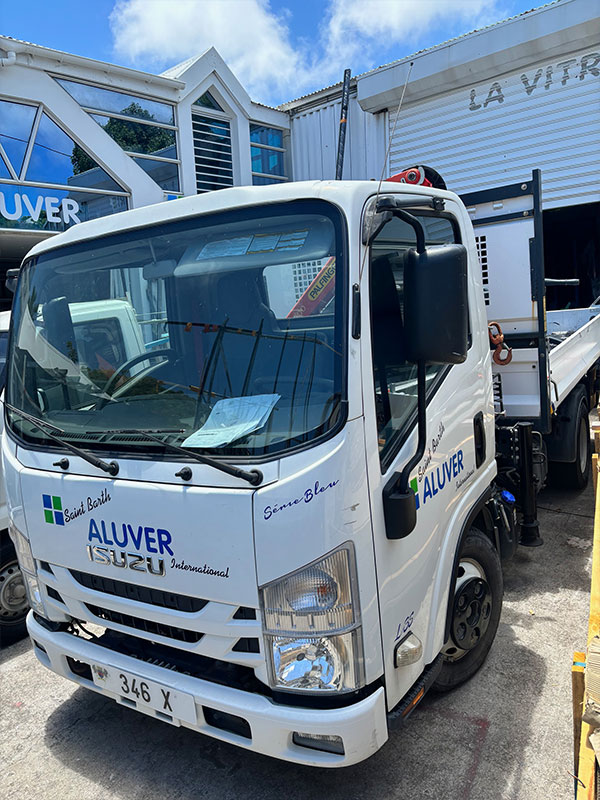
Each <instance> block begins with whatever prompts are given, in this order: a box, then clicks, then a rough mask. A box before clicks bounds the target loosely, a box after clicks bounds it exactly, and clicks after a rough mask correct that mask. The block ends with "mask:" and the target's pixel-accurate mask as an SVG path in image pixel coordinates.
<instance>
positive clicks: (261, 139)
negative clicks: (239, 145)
mask: <svg viewBox="0 0 600 800" xmlns="http://www.w3.org/2000/svg"><path fill="white" fill-rule="evenodd" d="M250 141H251V142H256V144H269V145H271V147H283V131H280V130H279V129H278V128H267V127H266V126H265V125H253V124H252V123H250Z"/></svg>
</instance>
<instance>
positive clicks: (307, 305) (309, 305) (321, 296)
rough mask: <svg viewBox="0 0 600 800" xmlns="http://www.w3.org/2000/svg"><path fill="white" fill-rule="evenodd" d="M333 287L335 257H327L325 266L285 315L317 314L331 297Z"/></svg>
mask: <svg viewBox="0 0 600 800" xmlns="http://www.w3.org/2000/svg"><path fill="white" fill-rule="evenodd" d="M334 288H335V257H334V256H332V257H331V258H328V259H327V261H326V263H325V266H324V267H323V268H322V269H321V270H320V271H319V272H318V274H317V275H316V276H315V278H314V280H313V281H312V283H311V284H310V285H309V286H308V287H307V288H306V289H305V291H304V293H303V294H302V296H301V297H300V299H299V300H298V302H297V303H296V305H295V306H294V307H293V308H292V310H291V311H290V313H289V314H288V315H287V316H288V319H289V318H290V317H310V316H313V315H314V314H318V313H319V312H320V311H322V309H323V308H324V307H325V304H326V303H327V302H328V301H329V300H330V299H331V297H332V295H333V290H334Z"/></svg>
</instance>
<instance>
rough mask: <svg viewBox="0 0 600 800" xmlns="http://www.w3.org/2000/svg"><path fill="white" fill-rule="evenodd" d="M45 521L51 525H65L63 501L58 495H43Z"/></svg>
mask: <svg viewBox="0 0 600 800" xmlns="http://www.w3.org/2000/svg"><path fill="white" fill-rule="evenodd" d="M42 503H43V506H44V519H45V520H46V522H47V523H48V524H49V525H64V524H65V517H64V514H63V507H62V499H61V498H60V497H57V496H56V495H50V494H43V495H42Z"/></svg>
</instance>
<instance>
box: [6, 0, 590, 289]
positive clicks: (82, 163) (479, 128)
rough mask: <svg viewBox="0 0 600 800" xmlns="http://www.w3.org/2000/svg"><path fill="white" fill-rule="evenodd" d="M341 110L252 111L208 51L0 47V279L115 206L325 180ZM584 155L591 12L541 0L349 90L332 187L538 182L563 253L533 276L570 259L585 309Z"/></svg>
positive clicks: (328, 93) (336, 93)
mask: <svg viewBox="0 0 600 800" xmlns="http://www.w3.org/2000/svg"><path fill="white" fill-rule="evenodd" d="M403 94H404V101H403V104H402V108H401V109H400V112H399V113H398V105H399V101H400V98H401V97H402V95H403ZM340 106H341V84H337V85H335V86H331V87H328V88H326V89H322V90H320V91H317V92H314V93H312V94H310V95H307V96H305V97H302V98H300V99H298V100H294V101H291V102H289V103H285V104H283V105H282V106H280V107H279V108H278V109H274V108H268V107H266V106H264V105H260V104H258V103H255V102H253V101H252V100H251V99H250V97H249V96H248V94H247V93H246V91H245V89H244V88H243V86H242V85H241V84H240V83H239V81H238V80H237V78H236V77H235V76H234V75H233V73H232V72H231V70H230V69H229V68H228V67H227V65H226V64H225V62H224V61H223V59H222V58H221V57H220V56H219V54H218V53H217V52H216V51H215V50H214V49H210V50H209V51H207V52H206V53H204V54H203V55H201V56H198V57H197V58H192V59H189V60H188V61H185V62H184V63H182V64H179V65H178V66H176V67H173V68H172V69H169V70H167V71H166V72H165V73H163V74H162V75H152V74H149V73H144V72H139V71H137V70H132V69H127V68H124V67H119V66H115V65H111V64H106V63H102V62H98V61H93V60H91V59H86V58H81V57H79V56H74V55H70V54H67V53H61V52H58V51H55V50H49V49H47V48H43V47H38V46H36V45H31V44H27V43H25V42H20V41H16V40H14V39H10V38H0V265H1V267H2V269H3V270H6V269H7V268H8V267H10V266H16V265H18V263H19V262H20V260H21V258H22V257H23V255H24V253H25V252H27V250H28V249H29V248H30V247H31V246H32V245H33V244H34V243H35V242H36V241H37V240H39V239H40V238H43V237H45V236H49V235H52V234H53V233H54V232H57V231H60V230H64V229H65V228H66V227H68V226H69V225H72V224H77V222H80V221H84V220H86V219H92V218H94V217H97V216H102V215H106V214H113V213H116V212H118V211H121V210H124V209H126V208H133V207H137V206H140V205H146V204H150V203H156V202H161V201H163V200H169V199H173V198H176V197H179V196H181V195H190V194H195V193H197V192H205V191H212V190H215V189H222V188H226V187H227V186H232V185H244V184H258V185H260V184H265V183H272V182H276V181H285V180H291V179H294V180H305V179H331V178H333V177H334V175H335V163H336V152H337V137H338V129H339V118H340ZM598 153H600V15H599V11H598V5H597V0H555V2H552V3H549V4H548V5H546V6H543V7H541V8H539V9H535V10H533V11H531V12H527V13H525V14H521V15H519V16H518V17H514V18H512V19H509V20H505V21H503V22H500V23H497V24H495V25H492V26H490V27H488V28H485V29H482V30H479V31H474V32H473V33H470V34H468V35H465V36H461V37H459V38H457V39H454V40H451V41H449V42H446V43H443V44H441V45H438V46H436V47H433V48H430V49H428V50H425V51H423V52H420V53H417V54H415V55H414V56H410V57H408V58H405V59H402V60H400V61H397V62H393V63H392V64H388V65H385V66H383V67H379V68H378V69H375V70H372V71H371V72H367V73H365V74H363V75H359V76H358V77H355V78H353V79H352V82H351V96H350V107H349V113H348V126H347V136H346V152H345V160H344V173H343V177H344V179H374V180H379V179H380V178H381V177H382V176H383V177H385V176H386V175H389V174H393V173H394V172H398V171H399V170H401V169H403V168H405V167H408V166H412V165H414V164H422V163H424V164H428V165H430V166H432V167H434V168H435V169H437V170H438V172H440V173H441V174H442V175H443V176H444V178H445V180H446V183H447V184H448V187H449V188H450V189H452V190H454V191H456V192H458V193H459V194H462V193H466V192H474V191H479V190H484V189H488V188H492V187H494V186H499V185H503V184H507V183H515V182H520V181H526V180H527V179H528V178H530V177H531V172H532V170H533V169H540V170H541V171H542V186H543V209H544V214H545V216H546V217H547V218H548V220H549V221H551V223H552V224H551V225H548V226H546V227H547V230H548V231H549V233H548V236H549V237H550V238H549V239H548V242H547V247H548V248H549V249H552V250H554V251H556V252H559V251H560V253H561V256H560V259H559V258H558V256H557V263H555V264H554V265H551V264H549V265H548V269H549V271H550V273H552V274H553V273H556V274H560V275H563V274H564V276H565V277H568V276H569V274H570V273H571V272H572V273H573V274H575V273H577V270H574V268H573V269H571V270H570V268H569V264H572V263H574V262H575V261H577V263H578V264H580V265H581V264H582V263H585V264H586V267H585V269H587V271H588V272H589V274H591V275H593V276H594V277H593V282H592V283H590V285H589V286H588V287H587V289H586V293H585V300H587V299H589V295H590V294H594V293H595V292H596V296H597V295H600V158H599V157H598ZM575 208H576V209H577V210H576V211H575V210H574V209H575ZM575 231H577V232H578V236H577V237H575V236H574V232H575ZM552 232H553V233H552ZM567 234H568V235H567ZM552 236H554V239H553V238H552ZM304 268H305V265H303V266H302V269H304ZM578 269H581V266H580V267H578ZM569 270H570V272H569ZM566 273H568V274H566ZM307 274H308V273H307ZM577 274H578V273H577ZM3 283H4V281H3V279H1V276H0V286H1V287H2V288H0V292H2V291H3ZM576 294H577V293H576V292H575V295H576ZM573 301H574V302H575V301H576V302H577V303H578V304H581V302H583V301H582V298H581V297H575V296H574V297H573ZM0 302H4V304H5V305H6V304H8V303H9V302H10V300H9V298H7V297H4V300H2V298H0Z"/></svg>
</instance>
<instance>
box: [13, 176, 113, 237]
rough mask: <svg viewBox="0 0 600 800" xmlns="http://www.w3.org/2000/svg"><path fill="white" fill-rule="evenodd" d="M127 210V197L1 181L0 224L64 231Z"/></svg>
mask: <svg viewBox="0 0 600 800" xmlns="http://www.w3.org/2000/svg"><path fill="white" fill-rule="evenodd" d="M126 210H127V198H126V197H118V196H117V197H115V196H114V195H106V194H91V193H90V192H85V191H83V192H82V191H76V190H64V191H63V190H60V189H42V188H40V187H37V186H15V185H11V184H6V183H0V227H1V228H24V229H29V230H32V229H33V230H44V231H64V230H66V229H67V228H69V227H71V225H75V224H76V223H78V222H85V221H86V220H89V219H96V218H97V217H104V216H107V215H108V214H116V213H117V212H118V211H126Z"/></svg>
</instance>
